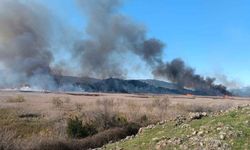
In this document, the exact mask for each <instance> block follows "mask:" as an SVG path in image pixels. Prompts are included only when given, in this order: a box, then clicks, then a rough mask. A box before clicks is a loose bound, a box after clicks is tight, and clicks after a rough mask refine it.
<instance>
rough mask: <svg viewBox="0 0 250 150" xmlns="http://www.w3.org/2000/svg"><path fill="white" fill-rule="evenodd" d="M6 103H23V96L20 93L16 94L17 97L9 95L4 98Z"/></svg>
mask: <svg viewBox="0 0 250 150" xmlns="http://www.w3.org/2000/svg"><path fill="white" fill-rule="evenodd" d="M6 102H7V103H23V102H25V98H24V97H23V96H21V95H18V96H17V97H11V98H9V99H7V100H6Z"/></svg>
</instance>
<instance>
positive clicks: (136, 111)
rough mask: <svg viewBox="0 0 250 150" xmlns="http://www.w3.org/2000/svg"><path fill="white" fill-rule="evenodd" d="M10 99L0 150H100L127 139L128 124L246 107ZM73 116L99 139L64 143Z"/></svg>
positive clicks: (121, 97)
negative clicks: (97, 149)
mask: <svg viewBox="0 0 250 150" xmlns="http://www.w3.org/2000/svg"><path fill="white" fill-rule="evenodd" d="M14 94H16V93H8V92H1V93H0V106H1V107H0V129H1V130H0V138H1V139H0V149H1V148H2V147H4V148H2V149H7V150H8V149H15V146H16V145H20V142H21V143H22V144H21V145H25V146H23V147H24V149H28V148H37V149H38V150H39V149H41V150H42V149H44V150H46V149H80V147H79V146H86V147H88V148H89V147H98V146H101V145H102V144H104V143H107V142H108V141H110V140H114V141H115V140H119V139H120V138H123V137H125V136H126V135H128V133H126V132H127V129H126V128H125V127H126V126H127V125H128V123H131V122H134V123H136V124H139V125H141V126H146V125H148V124H151V123H156V122H157V121H161V120H168V119H172V118H174V117H175V116H177V115H180V114H182V115H185V114H188V112H214V111H220V110H225V109H228V108H230V107H232V106H236V105H241V104H246V103H250V101H249V100H246V99H241V98H234V99H224V98H221V99H220V98H219V97H216V99H213V97H198V96H196V97H195V98H193V97H192V98H190V96H171V95H160V96H157V95H154V96H152V95H145V96H144V95H129V94H101V95H100V94H86V95H66V94H53V93H52V94H40V93H22V96H20V93H18V94H17V96H13V95H14ZM18 95H19V96H18ZM96 95H98V96H96ZM9 97H11V98H9ZM237 99H238V100H237ZM6 102H7V103H6ZM52 106H53V107H52ZM74 116H78V117H79V118H80V119H81V120H83V122H84V123H92V124H94V125H95V127H96V128H97V129H98V131H99V133H98V134H97V135H94V136H92V137H88V138H84V139H81V140H70V141H69V142H68V139H67V138H68V137H67V133H66V128H67V119H68V118H70V117H74ZM34 137H35V138H34ZM50 139H51V140H50ZM53 139H59V140H56V141H55V140H53ZM1 146H2V147H1ZM20 149H21V148H20Z"/></svg>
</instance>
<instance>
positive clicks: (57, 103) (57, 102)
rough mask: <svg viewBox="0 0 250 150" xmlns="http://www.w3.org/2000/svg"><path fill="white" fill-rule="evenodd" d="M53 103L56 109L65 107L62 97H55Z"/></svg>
mask: <svg viewBox="0 0 250 150" xmlns="http://www.w3.org/2000/svg"><path fill="white" fill-rule="evenodd" d="M52 103H53V105H54V106H55V107H56V108H61V107H62V106H63V101H62V100H61V98H60V97H54V98H53V99H52Z"/></svg>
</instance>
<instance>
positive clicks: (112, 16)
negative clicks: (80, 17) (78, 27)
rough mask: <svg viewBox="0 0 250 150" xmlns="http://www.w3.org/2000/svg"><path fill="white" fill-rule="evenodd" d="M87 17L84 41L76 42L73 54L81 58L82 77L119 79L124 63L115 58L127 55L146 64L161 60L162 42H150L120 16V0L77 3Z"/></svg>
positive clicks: (87, 0) (135, 24)
mask: <svg viewBox="0 0 250 150" xmlns="http://www.w3.org/2000/svg"><path fill="white" fill-rule="evenodd" d="M77 2H78V4H79V6H80V8H81V10H82V12H83V13H84V15H85V16H86V17H87V20H88V24H87V27H86V34H87V37H88V38H87V39H84V40H82V41H78V42H77V43H76V48H75V55H76V56H78V57H80V62H81V66H82V68H84V69H83V71H84V74H86V75H91V76H95V77H99V78H107V77H122V76H124V74H126V73H125V72H124V69H123V65H124V62H121V61H120V60H119V56H117V55H126V53H128V52H130V53H133V54H135V55H137V56H139V57H140V58H141V59H143V60H144V61H145V62H146V63H147V64H148V65H150V66H152V65H155V64H156V63H157V62H158V61H160V59H161V55H162V50H163V46H164V45H163V43H162V42H160V41H159V40H157V39H149V38H147V36H146V30H145V28H144V27H143V26H142V25H140V24H137V23H135V22H133V21H132V20H131V19H130V18H128V17H126V16H124V15H122V14H120V13H119V12H118V8H119V6H120V5H121V1H119V0H91V1H90V0H78V1H77Z"/></svg>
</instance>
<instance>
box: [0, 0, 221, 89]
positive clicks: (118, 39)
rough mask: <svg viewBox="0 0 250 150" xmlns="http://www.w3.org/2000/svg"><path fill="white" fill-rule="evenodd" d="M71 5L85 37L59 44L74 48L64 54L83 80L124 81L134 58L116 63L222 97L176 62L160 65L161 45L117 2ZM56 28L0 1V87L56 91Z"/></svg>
mask: <svg viewBox="0 0 250 150" xmlns="http://www.w3.org/2000/svg"><path fill="white" fill-rule="evenodd" d="M76 2H77V4H78V6H79V8H80V9H81V11H82V14H83V15H84V17H85V18H86V21H87V26H86V29H85V34H84V35H79V38H78V37H77V38H73V39H71V38H70V37H67V34H65V36H64V41H68V40H72V41H70V42H69V43H73V46H71V45H70V46H69V45H66V46H65V48H64V49H68V48H70V47H73V48H72V49H70V51H69V52H68V53H70V54H72V56H73V59H72V61H74V62H78V63H79V70H81V71H82V75H83V76H89V77H96V78H108V77H126V71H125V69H124V66H125V65H126V64H127V63H126V61H133V58H128V59H126V60H121V58H122V56H126V55H127V54H132V55H134V56H137V57H139V58H140V59H141V60H143V61H144V62H145V63H146V65H147V66H149V68H151V69H152V70H153V71H152V72H153V75H154V76H155V77H156V78H159V77H160V78H164V79H167V80H170V81H172V82H174V83H176V84H177V85H178V86H179V87H180V88H184V87H188V88H194V89H200V90H203V89H204V90H214V91H220V92H221V93H223V92H225V91H226V88H225V87H224V86H221V85H215V84H214V81H215V79H213V78H204V77H202V76H200V75H197V74H195V71H194V69H192V68H190V67H188V66H186V65H185V63H184V62H183V61H182V60H180V59H175V60H173V61H172V62H169V63H164V61H163V60H162V55H163V48H164V44H163V43H162V42H161V41H160V40H158V39H156V38H148V37H147V31H146V29H145V27H144V26H143V25H141V24H138V23H136V22H134V21H133V20H132V19H131V18H129V17H127V16H124V15H123V14H121V13H120V12H119V8H120V6H121V4H122V2H121V1H120V0H76ZM64 23H65V22H64ZM55 24H56V21H55V18H54V17H53V15H51V13H49V10H48V9H47V8H45V7H43V6H41V5H39V4H37V3H35V2H34V1H23V0H1V1H0V78H1V79H2V81H1V82H0V86H6V85H10V86H12V85H13V86H17V85H18V84H23V83H28V84H30V85H33V87H36V86H37V87H38V88H39V87H41V88H44V89H55V88H56V83H55V79H54V74H55V72H61V70H60V68H58V67H57V68H54V69H53V68H51V65H52V64H53V63H54V62H55V61H54V57H55V56H57V55H54V54H55V53H56V52H55V51H53V52H52V49H53V48H52V47H56V46H55V45H56V42H55V40H56V39H55V35H54V34H55V33H56V31H55V30H57V28H60V27H58V26H56V25H55ZM68 31H72V32H73V31H74V29H72V30H71V29H68ZM77 33H78V32H77ZM74 35H76V33H74ZM56 37H57V38H58V37H60V35H56ZM65 43H67V42H65ZM63 45H64V44H61V46H63ZM59 56H60V55H59ZM64 63H65V62H63V63H62V64H64ZM53 65H54V66H55V67H56V66H58V65H55V64H53ZM69 66H70V65H69ZM70 70H71V69H70ZM72 70H73V69H72ZM72 74H73V73H72Z"/></svg>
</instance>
